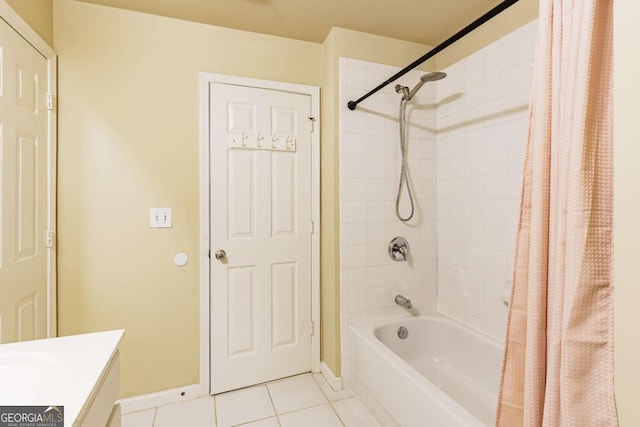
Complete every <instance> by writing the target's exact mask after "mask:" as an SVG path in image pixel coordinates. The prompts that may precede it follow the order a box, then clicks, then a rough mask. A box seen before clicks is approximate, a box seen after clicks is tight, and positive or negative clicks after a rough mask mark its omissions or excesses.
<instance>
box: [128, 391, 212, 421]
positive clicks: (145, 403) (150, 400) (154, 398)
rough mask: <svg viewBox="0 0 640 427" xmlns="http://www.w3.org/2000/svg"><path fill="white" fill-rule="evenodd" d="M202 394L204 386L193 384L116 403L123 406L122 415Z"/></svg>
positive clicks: (194, 397) (193, 397)
mask: <svg viewBox="0 0 640 427" xmlns="http://www.w3.org/2000/svg"><path fill="white" fill-rule="evenodd" d="M201 396H202V387H200V385H199V384H192V385H187V386H184V387H178V388H172V389H170V390H163V391H159V392H156V393H149V394H142V395H140V396H133V397H127V398H125V399H120V400H118V401H117V402H116V403H119V404H120V407H121V408H122V415H126V414H130V413H132V412H139V411H144V410H145V409H151V408H155V407H157V406H162V405H168V404H170V403H177V402H183V401H186V400H191V399H197V398H198V397H201Z"/></svg>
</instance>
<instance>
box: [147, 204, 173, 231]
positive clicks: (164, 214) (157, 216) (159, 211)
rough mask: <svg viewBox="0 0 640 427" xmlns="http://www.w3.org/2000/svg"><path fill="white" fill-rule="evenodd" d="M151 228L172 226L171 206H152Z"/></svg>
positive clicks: (150, 211) (150, 213)
mask: <svg viewBox="0 0 640 427" xmlns="http://www.w3.org/2000/svg"><path fill="white" fill-rule="evenodd" d="M149 228H171V208H151V209H150V210H149Z"/></svg>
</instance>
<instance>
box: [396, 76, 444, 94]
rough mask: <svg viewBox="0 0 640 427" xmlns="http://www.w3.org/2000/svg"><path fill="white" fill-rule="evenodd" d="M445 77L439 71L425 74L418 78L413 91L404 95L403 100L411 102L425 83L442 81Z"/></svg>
mask: <svg viewBox="0 0 640 427" xmlns="http://www.w3.org/2000/svg"><path fill="white" fill-rule="evenodd" d="M445 77H447V73H443V72H441V71H434V72H433V73H427V74H425V75H423V76H422V77H420V81H419V82H418V84H417V85H416V86H415V87H414V88H413V89H411V91H410V92H409V93H405V94H404V96H403V99H406V100H407V101H411V98H413V97H414V96H415V94H416V93H418V91H419V90H420V88H422V86H423V85H424V84H425V83H428V82H435V81H436V80H442V79H444V78H445ZM398 86H400V85H397V86H396V92H398Z"/></svg>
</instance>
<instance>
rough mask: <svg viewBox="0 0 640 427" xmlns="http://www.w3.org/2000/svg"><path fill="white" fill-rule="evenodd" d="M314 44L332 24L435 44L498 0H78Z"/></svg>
mask: <svg viewBox="0 0 640 427" xmlns="http://www.w3.org/2000/svg"><path fill="white" fill-rule="evenodd" d="M79 1H84V2H87V3H95V4H100V5H104V6H112V7H117V8H121V9H129V10H134V11H138V12H144V13H150V14H153V15H160V16H167V17H171V18H177V19H183V20H187V21H193V22H202V23H205V24H211V25H217V26H221V27H228V28H235V29H239V30H247V31H253V32H257V33H264V34H272V35H276V36H282V37H288V38H293V39H298V40H306V41H311V42H316V43H321V42H323V41H324V39H325V37H326V36H327V34H328V33H329V31H330V30H331V28H332V27H342V28H348V29H351V30H356V31H362V32H366V33H371V34H377V35H381V36H387V37H392V38H396V39H401V40H406V41H412V42H417V43H423V44H427V45H436V44H438V43H440V42H442V41H443V40H445V39H446V38H447V37H449V36H451V35H452V34H454V33H455V32H457V31H458V30H460V29H461V28H463V27H464V26H466V25H467V24H469V23H470V22H471V21H473V20H474V19H476V18H478V17H479V16H480V15H482V14H483V13H485V12H486V11H488V10H489V9H491V8H492V7H494V6H496V5H497V4H498V3H500V0H455V1H454V0H315V1H312V0H79Z"/></svg>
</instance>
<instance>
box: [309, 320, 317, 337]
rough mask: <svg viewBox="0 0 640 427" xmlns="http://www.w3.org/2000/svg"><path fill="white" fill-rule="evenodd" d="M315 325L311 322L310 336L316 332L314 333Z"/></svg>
mask: <svg viewBox="0 0 640 427" xmlns="http://www.w3.org/2000/svg"><path fill="white" fill-rule="evenodd" d="M315 329H316V328H315V325H314V324H313V322H311V334H310V335H315V333H316V331H315Z"/></svg>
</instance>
